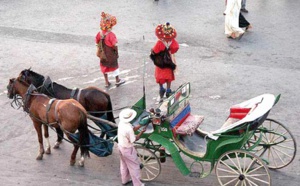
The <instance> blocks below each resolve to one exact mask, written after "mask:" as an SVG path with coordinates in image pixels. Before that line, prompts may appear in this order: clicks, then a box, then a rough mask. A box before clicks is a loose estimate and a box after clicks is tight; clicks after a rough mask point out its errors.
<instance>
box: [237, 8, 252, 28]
mask: <svg viewBox="0 0 300 186" xmlns="http://www.w3.org/2000/svg"><path fill="white" fill-rule="evenodd" d="M249 25H250V23H249V22H248V21H247V20H246V19H245V17H244V16H243V14H242V13H241V12H240V15H239V27H240V28H245V27H247V26H249Z"/></svg>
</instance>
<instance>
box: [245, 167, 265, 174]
mask: <svg viewBox="0 0 300 186" xmlns="http://www.w3.org/2000/svg"><path fill="white" fill-rule="evenodd" d="M262 167H264V166H263V165H261V166H259V167H256V168H255V169H253V170H251V171H249V172H246V173H247V175H248V174H250V173H252V172H254V171H257V170H258V169H260V168H262Z"/></svg>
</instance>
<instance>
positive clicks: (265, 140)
mask: <svg viewBox="0 0 300 186" xmlns="http://www.w3.org/2000/svg"><path fill="white" fill-rule="evenodd" d="M189 95H190V83H186V84H183V85H181V86H180V87H179V88H178V89H177V90H176V91H175V93H174V94H173V95H172V96H170V97H169V98H168V99H166V100H165V101H164V102H162V103H161V104H160V105H159V107H158V109H156V112H155V111H154V112H153V111H152V112H148V111H146V110H145V108H146V104H145V98H144V97H143V98H141V99H140V100H139V101H138V102H137V103H136V104H135V105H134V106H133V107H132V109H134V110H135V111H137V113H138V114H137V117H136V119H135V120H134V121H133V122H132V124H133V125H137V124H138V123H139V122H140V121H141V120H145V118H146V119H147V118H150V120H149V121H150V122H149V123H150V124H149V125H148V126H147V130H146V132H145V133H144V135H143V136H142V137H143V140H141V141H142V142H137V146H136V149H137V152H138V155H139V157H140V160H141V162H142V164H143V166H142V167H143V168H142V179H143V180H145V181H149V180H153V179H155V178H156V177H157V176H158V175H159V174H160V172H161V162H164V161H165V158H166V153H165V151H164V149H165V150H166V151H168V152H169V154H170V155H171V157H172V159H173V161H174V163H175V165H176V166H177V168H178V169H179V171H180V172H181V173H182V174H183V175H189V174H190V175H193V176H195V175H196V176H199V177H201V178H202V177H206V176H207V175H209V174H210V173H211V172H212V171H213V169H214V168H215V171H216V175H217V178H218V181H219V183H220V184H221V185H270V184H271V179H270V174H269V170H268V168H270V169H280V168H283V167H285V166H287V165H288V164H290V163H291V162H292V161H293V159H294V158H295V155H296V141H295V139H294V137H293V136H292V134H291V133H290V131H289V130H288V129H287V128H286V127H285V126H283V125H282V124H281V123H279V122H277V121H275V120H272V119H268V118H267V116H268V114H269V112H270V110H271V109H272V107H273V106H274V105H275V104H276V103H277V102H278V101H279V98H280V95H279V96H277V97H275V96H273V95H271V94H264V95H261V96H257V97H255V98H252V99H250V100H247V101H245V102H242V103H240V104H237V105H234V106H232V107H231V108H230V114H229V116H228V118H227V120H226V121H225V123H224V124H223V125H222V127H221V128H220V129H218V130H216V131H212V132H207V131H203V130H201V123H202V121H203V119H204V117H203V116H197V115H193V114H191V108H190V103H189ZM199 126H200V127H199ZM180 154H185V155H186V156H188V157H190V158H191V159H192V160H193V163H191V165H190V167H189V168H188V167H187V166H186V163H185V162H184V160H183V159H182V157H181V155H180ZM203 162H209V163H210V170H209V171H207V172H205V171H204V167H203V166H202V163H203ZM199 165H200V166H199ZM194 167H201V170H197V172H194Z"/></svg>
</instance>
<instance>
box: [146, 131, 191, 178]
mask: <svg viewBox="0 0 300 186" xmlns="http://www.w3.org/2000/svg"><path fill="white" fill-rule="evenodd" d="M148 138H149V139H150V140H152V141H155V142H157V143H159V144H161V145H162V146H163V147H164V148H165V149H167V151H169V152H170V154H171V156H172V159H173V161H174V163H175V165H176V167H177V168H178V169H179V171H180V172H181V174H182V175H184V176H186V175H188V174H189V173H190V170H189V169H188V168H187V166H186V165H185V163H184V161H183V159H182V157H181V156H180V153H179V151H178V148H177V147H176V146H175V145H174V144H173V143H172V142H170V140H168V139H166V138H164V137H162V136H161V135H158V134H152V135H150V136H149V137H148Z"/></svg>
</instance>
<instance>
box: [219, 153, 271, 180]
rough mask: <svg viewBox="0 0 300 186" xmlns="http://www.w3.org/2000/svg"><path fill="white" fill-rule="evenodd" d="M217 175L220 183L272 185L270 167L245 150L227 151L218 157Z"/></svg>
mask: <svg viewBox="0 0 300 186" xmlns="http://www.w3.org/2000/svg"><path fill="white" fill-rule="evenodd" d="M216 175H217V178H218V181H219V183H220V185H240V186H244V185H259V186H267V185H271V178H270V174H269V170H268V167H267V166H266V165H265V164H264V163H263V161H262V160H261V159H260V158H259V157H258V156H256V155H254V154H252V153H250V152H247V151H245V150H233V151H229V152H225V153H224V154H223V155H222V156H221V157H220V158H219V159H218V162H217V165H216Z"/></svg>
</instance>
